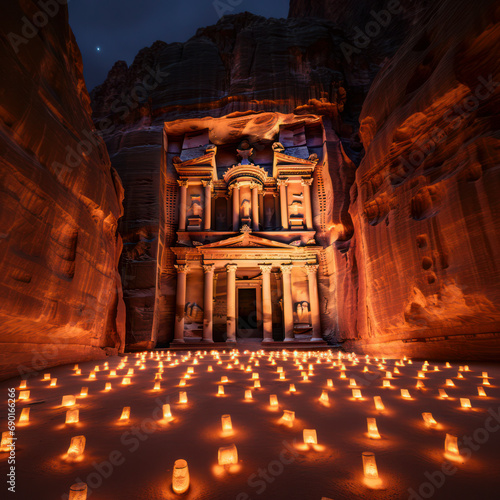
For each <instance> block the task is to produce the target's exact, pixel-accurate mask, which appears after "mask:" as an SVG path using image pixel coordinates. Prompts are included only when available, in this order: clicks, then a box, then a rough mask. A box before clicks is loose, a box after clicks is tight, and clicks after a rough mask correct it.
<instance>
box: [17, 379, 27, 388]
mask: <svg viewBox="0 0 500 500" xmlns="http://www.w3.org/2000/svg"><path fill="white" fill-rule="evenodd" d="M19 389H26V380H21V383H20V384H19Z"/></svg>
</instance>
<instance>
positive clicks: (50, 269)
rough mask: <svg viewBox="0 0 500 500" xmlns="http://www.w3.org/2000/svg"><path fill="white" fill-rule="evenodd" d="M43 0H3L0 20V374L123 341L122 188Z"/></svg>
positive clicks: (76, 55) (67, 39)
mask: <svg viewBox="0 0 500 500" xmlns="http://www.w3.org/2000/svg"><path fill="white" fill-rule="evenodd" d="M53 4H54V5H53V6H52V8H51V9H49V11H47V12H45V11H43V10H41V7H40V6H39V5H38V4H37V3H35V2H34V1H24V2H19V3H18V2H11V4H10V5H9V7H8V8H6V9H4V10H3V12H2V17H1V20H0V31H1V33H2V42H1V47H0V64H1V67H2V68H3V69H2V74H1V76H0V79H1V86H0V87H1V101H0V151H1V155H0V195H1V203H0V274H1V276H2V279H1V281H0V378H5V377H8V376H13V375H19V374H22V375H25V376H30V375H32V374H35V373H36V372H37V371H39V370H44V369H46V368H48V367H50V366H53V365H56V364H61V363H67V362H72V361H76V362H77V361H81V360H87V359H93V358H96V359H97V358H102V357H105V356H106V355H107V354H112V353H116V352H118V350H123V348H124V340H125V325H124V323H125V309H124V305H123V300H122V291H121V290H122V288H121V280H120V276H119V274H118V271H117V265H118V259H119V256H120V253H121V248H122V245H121V238H120V236H119V235H118V233H117V221H118V218H119V217H120V216H121V214H122V204H121V202H122V199H123V188H122V185H121V183H120V180H119V178H118V176H117V174H116V172H115V170H114V169H113V168H112V166H111V164H110V161H109V157H108V153H107V151H106V147H105V145H104V142H103V141H102V139H101V138H100V137H99V136H98V135H97V134H96V133H95V129H94V126H93V123H92V120H91V108H90V98H89V95H88V93H87V90H86V87H85V83H84V80H83V74H82V61H81V56H80V52H79V49H78V47H77V44H76V42H75V39H74V37H73V34H72V32H71V29H70V28H69V25H68V13H67V8H66V6H61V5H59V4H58V3H57V2H53ZM33 23H35V24H33ZM38 25H39V26H41V27H37V26H38Z"/></svg>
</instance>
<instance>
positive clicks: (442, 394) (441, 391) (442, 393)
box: [438, 389, 448, 399]
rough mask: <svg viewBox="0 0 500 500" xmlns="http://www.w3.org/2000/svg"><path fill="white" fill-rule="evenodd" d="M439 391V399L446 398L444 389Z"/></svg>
mask: <svg viewBox="0 0 500 500" xmlns="http://www.w3.org/2000/svg"><path fill="white" fill-rule="evenodd" d="M438 390H439V397H440V398H441V399H444V398H447V397H448V394H446V391H445V390H444V389H438Z"/></svg>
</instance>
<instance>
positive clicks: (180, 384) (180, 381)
mask: <svg viewBox="0 0 500 500" xmlns="http://www.w3.org/2000/svg"><path fill="white" fill-rule="evenodd" d="M185 385H186V379H184V378H181V379H180V380H179V386H180V387H183V386H185Z"/></svg>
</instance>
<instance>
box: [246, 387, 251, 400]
mask: <svg viewBox="0 0 500 500" xmlns="http://www.w3.org/2000/svg"><path fill="white" fill-rule="evenodd" d="M245 399H252V391H251V390H249V389H248V390H246V391H245Z"/></svg>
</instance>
